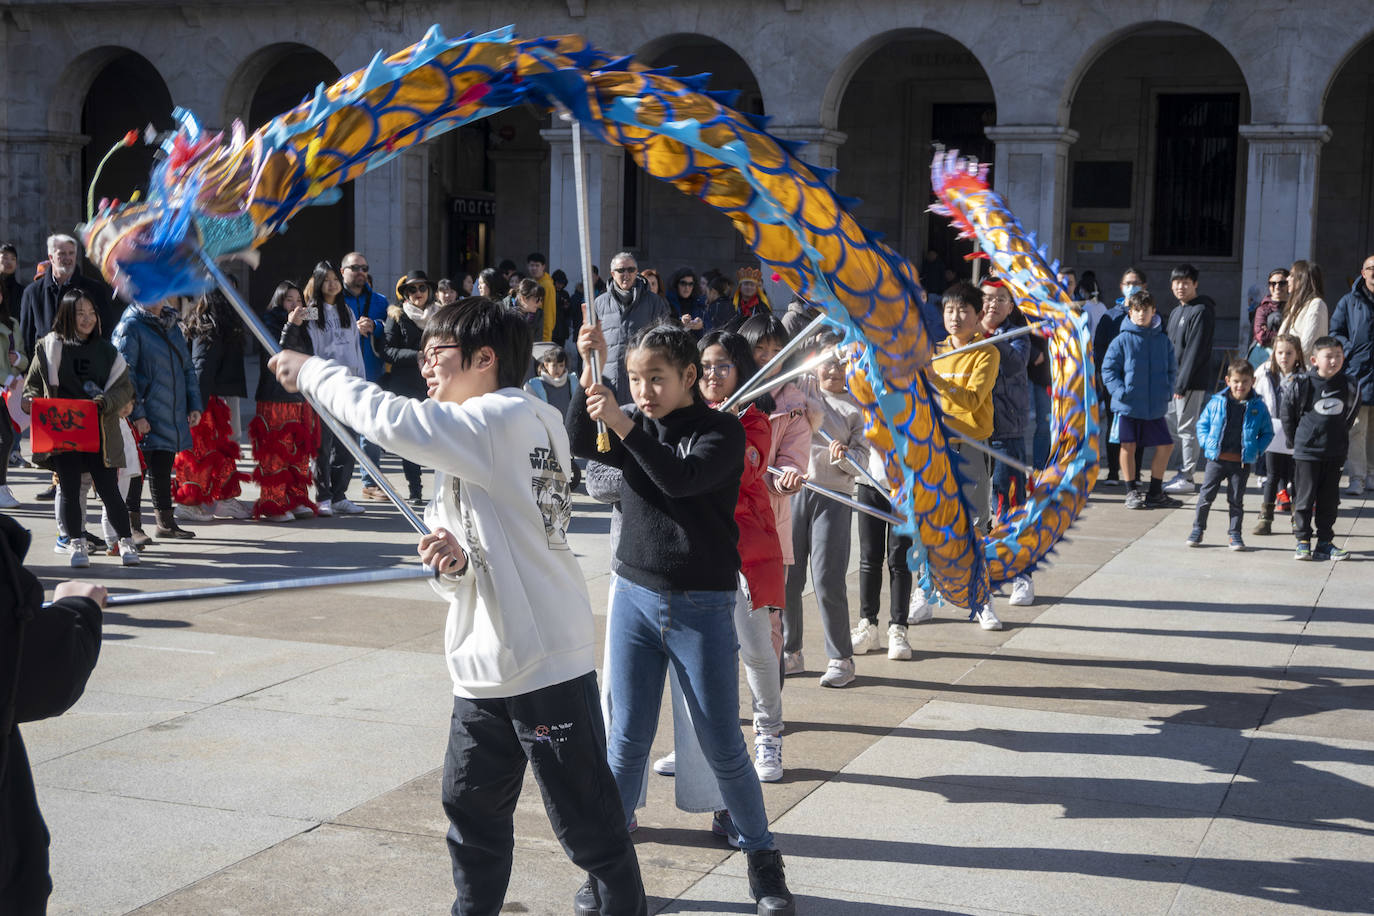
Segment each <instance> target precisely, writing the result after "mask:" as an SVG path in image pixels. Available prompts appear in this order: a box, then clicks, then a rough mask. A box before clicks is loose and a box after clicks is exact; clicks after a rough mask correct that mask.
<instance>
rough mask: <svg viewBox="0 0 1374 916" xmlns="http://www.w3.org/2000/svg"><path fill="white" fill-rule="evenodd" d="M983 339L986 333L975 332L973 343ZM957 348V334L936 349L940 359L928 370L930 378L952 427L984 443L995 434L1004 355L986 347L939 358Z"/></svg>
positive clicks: (948, 422)
mask: <svg viewBox="0 0 1374 916" xmlns="http://www.w3.org/2000/svg"><path fill="white" fill-rule="evenodd" d="M982 339H983V335H982V334H974V335H973V340H971V341H969V343H973V342H974V341H979V340H982ZM954 348H955V343H954V338H953V337H947V338H945V339H944V341H942V342H941V343H940V344H939V346H937V347H936V348H935V355H936V359H935V360H934V361H933V362H932V363H931V364H930V366H929V368H928V369H927V370H926V377H927V378H929V379H930V383H931V384H932V385H933V386H935V390H937V391H939V392H940V408H941V409H942V410H944V412H945V421H946V424H947V425H948V426H949V428H950V429H952V430H955V431H956V432H961V433H963V434H964V435H965V436H968V437H969V438H970V439H977V440H978V441H980V442H981V441H983V440H985V439H987V438H988V437H989V436H991V435H992V386H993V385H995V384H996V383H997V370H998V368H999V367H1000V365H1001V363H1002V354H1000V353H998V352H997V348H996V347H994V346H986V347H977V348H976V349H973V350H969V351H967V352H965V353H960V354H959V355H957V356H950V357H947V358H945V359H940V358H939V355H940V354H941V353H948V352H949V351H950V350H953V349H954Z"/></svg>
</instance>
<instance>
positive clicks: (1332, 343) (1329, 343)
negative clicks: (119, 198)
mask: <svg viewBox="0 0 1374 916" xmlns="http://www.w3.org/2000/svg"><path fill="white" fill-rule="evenodd" d="M67 295H68V296H70V295H71V293H67ZM62 301H63V302H66V301H67V300H66V298H63V300H62ZM1333 347H1334V348H1335V349H1337V350H1340V351H1341V352H1342V353H1344V352H1345V347H1344V346H1342V344H1341V341H1340V338H1338V337H1332V336H1331V335H1330V334H1327V335H1326V336H1325V337H1318V338H1317V339H1316V340H1314V341H1312V355H1313V356H1316V355H1317V351H1318V350H1330V349H1331V348H1333Z"/></svg>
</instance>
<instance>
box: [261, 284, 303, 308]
mask: <svg viewBox="0 0 1374 916" xmlns="http://www.w3.org/2000/svg"><path fill="white" fill-rule="evenodd" d="M293 289H294V290H295V291H296V292H298V293H300V292H301V288H300V287H299V286H297V285H296V284H294V283H292V282H291V281H290V280H283V281H281V282H280V283H278V284H277V288H276V289H275V290H273V291H272V300H271V301H270V302H268V303H267V307H268V308H269V309H285V308H286V294H287V293H289V292H291V290H293ZM301 301H302V302H304V301H305V293H301Z"/></svg>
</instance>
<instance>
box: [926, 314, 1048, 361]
mask: <svg viewBox="0 0 1374 916" xmlns="http://www.w3.org/2000/svg"><path fill="white" fill-rule="evenodd" d="M1047 324H1050V322H1048V321H1037V322H1036V323H1035V324H1028V325H1026V326H1025V327H1020V328H1017V329H1016V330H1015V331H1008V332H1007V333H1005V334H997V335H995V336H993V337H984V338H983V339H982V340H975V341H974V342H973V343H971V344H964V345H963V346H962V347H955V348H954V349H953V350H950V351H949V352H948V353H940V354H938V355H936V356H933V357H931V360H930V361H931V362H932V363H933V362H935V360H937V359H944V358H945V357H948V356H954V355H955V354H958V353H965V352H967V351H969V350H976V349H978V348H979V347H986V346H988V345H989V344H996V343H1001V342H1002V341H1006V340H1011V339H1012V338H1013V337H1020V336H1021V335H1022V334H1029V333H1030V332H1031V331H1034V330H1037V329H1039V328H1043V327H1044V326H1045V325H1047Z"/></svg>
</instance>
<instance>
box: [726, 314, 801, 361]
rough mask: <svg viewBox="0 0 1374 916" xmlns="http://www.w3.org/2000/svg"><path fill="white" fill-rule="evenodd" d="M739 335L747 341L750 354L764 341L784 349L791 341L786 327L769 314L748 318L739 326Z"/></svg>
mask: <svg viewBox="0 0 1374 916" xmlns="http://www.w3.org/2000/svg"><path fill="white" fill-rule="evenodd" d="M739 335H740V336H741V337H743V338H744V339H745V340H746V341H748V343H749V349H750V351H751V352H752V351H753V349H754V348H755V347H757V346H758V345H759V344H761V343H763V342H764V341H766V340H771V341H773V342H775V343H777V344H778V346H783V347H785V346H787V342H788V341H790V340H791V339H792V335H791V334H788V333H787V326H786V325H784V324H783V323H782V321H780V320H779V319H777V318H774V317H773V316H772V315H771V314H770V315H755V316H754V317H752V318H750V319H749V320H748V321H746V322H744V324H742V325H740V326H739Z"/></svg>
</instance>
